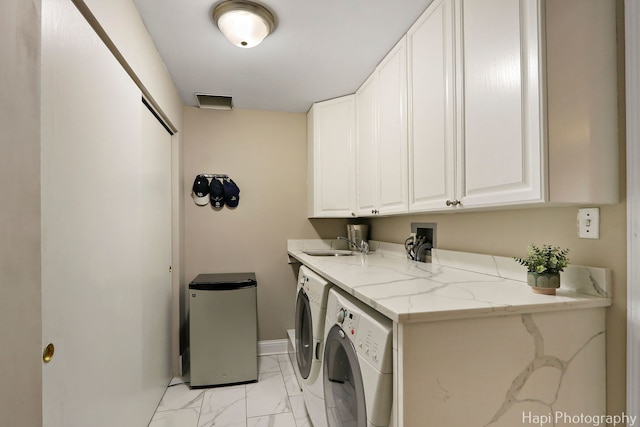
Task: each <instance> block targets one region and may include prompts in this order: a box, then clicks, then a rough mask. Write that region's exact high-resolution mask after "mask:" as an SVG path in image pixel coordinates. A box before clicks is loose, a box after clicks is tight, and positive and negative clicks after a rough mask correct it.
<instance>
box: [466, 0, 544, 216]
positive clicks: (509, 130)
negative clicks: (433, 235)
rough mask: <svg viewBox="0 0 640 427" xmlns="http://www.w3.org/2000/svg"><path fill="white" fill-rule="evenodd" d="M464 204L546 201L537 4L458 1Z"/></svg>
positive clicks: (538, 7) (538, 11)
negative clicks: (543, 172) (544, 191)
mask: <svg viewBox="0 0 640 427" xmlns="http://www.w3.org/2000/svg"><path fill="white" fill-rule="evenodd" d="M457 6H458V7H456V13H457V14H458V19H457V20H456V22H459V27H458V37H457V40H458V41H459V43H460V44H459V46H458V47H457V51H458V55H459V56H458V64H459V67H458V84H457V88H458V94H459V96H460V97H461V98H460V99H459V104H458V106H459V110H458V117H459V119H460V120H459V125H460V127H459V128H458V132H459V134H458V140H459V154H460V159H459V161H458V166H459V183H460V200H461V201H462V205H463V206H479V205H483V206H484V205H486V206H490V205H499V204H513V203H518V202H526V201H539V200H542V199H543V197H544V194H543V187H542V182H543V176H542V170H543V169H542V166H543V165H542V155H543V148H544V147H543V140H544V133H543V132H542V126H543V123H542V108H541V99H542V98H541V90H542V89H541V88H542V84H541V82H540V76H542V75H543V73H542V71H541V69H540V59H539V58H540V52H539V45H540V32H539V26H540V24H539V20H540V19H541V18H540V5H539V3H538V2H537V1H526V2H519V1H513V0H483V1H478V0H458V2H457Z"/></svg>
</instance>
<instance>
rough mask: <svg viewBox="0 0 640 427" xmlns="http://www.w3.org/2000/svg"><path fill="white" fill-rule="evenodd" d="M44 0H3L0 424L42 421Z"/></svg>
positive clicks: (28, 426) (28, 425) (31, 425)
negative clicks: (41, 314) (41, 82)
mask: <svg viewBox="0 0 640 427" xmlns="http://www.w3.org/2000/svg"><path fill="white" fill-rule="evenodd" d="M38 22H40V0H3V1H1V2H0V58H2V65H0V94H2V95H0V129H2V132H0V200H1V201H2V202H0V337H2V344H1V345H0V425H2V426H20V427H36V426H39V425H40V424H41V416H42V404H41V384H42V375H41V371H40V367H41V364H42V362H41V355H42V350H41V348H40V335H41V332H40V331H41V324H40V312H41V308H40V139H39V137H40V107H39V102H40V29H39V27H38V25H37V24H38Z"/></svg>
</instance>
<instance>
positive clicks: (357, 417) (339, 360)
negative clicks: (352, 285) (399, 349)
mask: <svg viewBox="0 0 640 427" xmlns="http://www.w3.org/2000/svg"><path fill="white" fill-rule="evenodd" d="M326 313H327V318H326V323H325V349H324V361H323V383H324V398H325V408H326V416H327V423H328V426H329V427H388V426H389V423H390V419H391V406H392V402H393V349H392V345H393V342H392V333H393V332H392V331H393V325H392V322H391V320H390V319H388V318H386V317H384V316H383V315H381V314H380V313H378V312H377V311H375V310H374V309H372V308H371V307H368V306H366V305H365V304H363V303H362V302H360V301H358V300H356V299H355V298H354V297H352V296H350V295H347V294H346V293H344V292H343V291H341V290H339V289H337V288H333V289H331V290H330V291H329V298H328V301H327V311H326Z"/></svg>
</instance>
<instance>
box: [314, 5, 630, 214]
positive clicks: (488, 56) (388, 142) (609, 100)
mask: <svg viewBox="0 0 640 427" xmlns="http://www.w3.org/2000/svg"><path fill="white" fill-rule="evenodd" d="M616 51H617V50H616V7H615V2H610V1H591V2H585V1H583V0H546V1H543V0H527V1H517V0H434V1H433V2H432V3H431V5H430V6H429V7H428V8H427V10H426V11H425V12H424V13H423V14H422V16H421V17H420V18H419V19H418V20H417V21H416V22H415V24H414V25H413V26H412V27H411V28H410V29H409V31H408V32H407V35H406V37H405V38H403V39H402V40H401V41H400V42H399V43H398V44H397V45H396V46H395V47H394V48H393V49H392V50H391V52H389V54H388V55H387V56H386V57H385V58H384V59H383V60H382V62H381V63H380V65H378V67H377V68H376V69H375V71H374V72H373V73H372V75H371V76H370V77H369V78H368V79H367V80H366V81H365V83H364V84H363V85H362V86H361V87H360V89H358V91H357V93H356V95H355V104H356V112H355V113H354V112H347V111H346V109H347V108H353V103H354V100H353V97H351V98H345V99H349V102H350V104H349V105H350V107H346V105H342V104H340V102H341V101H339V100H334V101H328V103H318V104H316V107H314V109H313V110H312V112H311V113H310V115H309V117H310V122H309V123H310V126H309V127H310V132H311V133H310V141H311V144H312V145H311V146H310V147H313V150H311V149H310V153H311V160H312V161H310V173H311V176H312V178H313V180H312V181H310V187H309V188H310V196H311V197H312V199H313V204H311V205H310V206H311V208H310V212H311V213H312V214H313V215H311V214H310V215H311V216H333V217H350V216H354V215H356V214H357V215H358V216H372V215H388V214H398V213H405V212H432V211H456V210H464V209H478V208H483V209H486V208H493V207H504V206H517V205H543V204H548V205H549V204H555V205H561V204H564V205H566V204H573V205H577V204H606V203H617V202H618V200H619V188H618V184H619V182H620V177H619V172H618V167H619V143H618V112H617V102H618V98H617V96H618V95H617V58H616ZM334 102H335V103H336V104H333V103H334ZM321 105H323V106H325V107H326V108H329V110H327V111H326V112H325V111H324V110H323V108H324V107H323V108H321V107H320V106H321ZM336 109H338V110H340V112H336V111H337V110H336ZM314 120H315V123H314ZM318 120H323V121H322V123H320V122H318ZM350 120H353V122H350ZM354 127H355V128H356V130H355V132H356V136H354ZM354 138H355V140H354ZM314 140H315V142H316V143H314ZM318 143H319V145H318ZM353 144H355V146H353ZM352 147H353V149H354V150H355V153H354V152H353V151H351V150H352ZM338 185H341V187H340V189H337V188H336V186H338Z"/></svg>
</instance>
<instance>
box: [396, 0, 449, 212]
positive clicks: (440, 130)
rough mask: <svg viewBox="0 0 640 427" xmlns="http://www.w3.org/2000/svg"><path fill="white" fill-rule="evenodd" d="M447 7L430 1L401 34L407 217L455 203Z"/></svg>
mask: <svg viewBox="0 0 640 427" xmlns="http://www.w3.org/2000/svg"><path fill="white" fill-rule="evenodd" d="M452 5H453V1H452V0H436V1H434V3H432V5H431V7H429V9H428V10H427V11H426V12H425V13H424V14H423V15H422V16H421V17H420V19H419V20H418V21H417V22H416V23H415V24H414V25H413V27H411V29H410V30H409V32H408V33H407V51H408V54H407V56H408V59H407V64H408V67H407V68H408V70H407V71H408V83H409V88H410V90H409V93H408V98H409V103H408V104H409V210H410V211H428V210H434V209H441V208H443V207H445V206H446V201H447V200H449V201H451V200H455V199H456V192H455V191H456V190H455V169H456V153H455V148H456V135H455V103H454V95H455V93H454V90H453V88H454V80H455V75H454V69H453V64H454V51H453V40H454V37H453V36H454V34H453V29H454V26H453V7H452Z"/></svg>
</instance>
